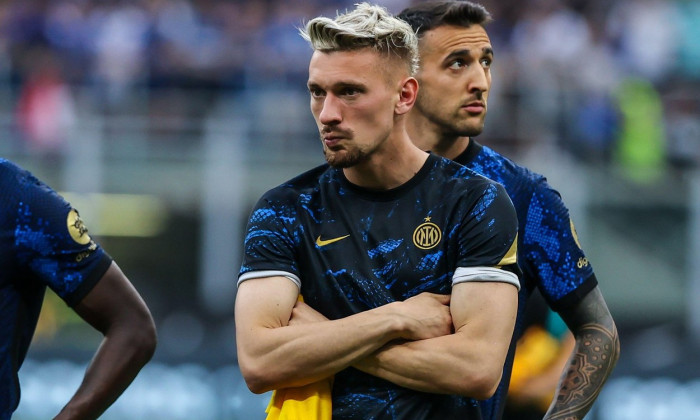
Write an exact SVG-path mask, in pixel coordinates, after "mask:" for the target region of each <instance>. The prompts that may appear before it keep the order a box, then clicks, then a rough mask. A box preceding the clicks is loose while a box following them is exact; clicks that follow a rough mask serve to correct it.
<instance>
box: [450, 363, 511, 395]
mask: <svg viewBox="0 0 700 420" xmlns="http://www.w3.org/2000/svg"><path fill="white" fill-rule="evenodd" d="M502 375H503V370H502V369H488V368H487V369H482V370H480V371H476V372H469V373H468V374H466V375H465V376H463V378H466V380H464V379H463V380H462V381H461V383H460V386H459V389H455V390H454V392H453V393H456V394H459V395H463V396H465V397H469V398H474V399H477V400H487V399H489V398H491V397H492V396H493V395H494V394H495V393H496V390H497V389H498V385H499V384H500V382H501V377H502Z"/></svg>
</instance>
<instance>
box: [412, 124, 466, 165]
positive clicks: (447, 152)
mask: <svg viewBox="0 0 700 420" xmlns="http://www.w3.org/2000/svg"><path fill="white" fill-rule="evenodd" d="M407 130H408V135H409V137H410V138H411V140H412V141H413V143H414V144H415V145H416V146H418V148H420V149H421V150H425V151H431V152H433V153H434V154H436V155H438V156H442V157H445V158H447V159H451V160H454V159H455V158H456V157H457V156H459V155H461V154H462V153H463V152H464V151H465V150H467V147H469V141H470V140H469V137H467V136H462V137H459V136H455V135H453V134H445V133H442V132H441V131H440V130H439V127H437V126H436V125H435V124H433V123H431V122H430V121H427V120H425V119H423V118H420V117H416V118H409V123H408V124H407Z"/></svg>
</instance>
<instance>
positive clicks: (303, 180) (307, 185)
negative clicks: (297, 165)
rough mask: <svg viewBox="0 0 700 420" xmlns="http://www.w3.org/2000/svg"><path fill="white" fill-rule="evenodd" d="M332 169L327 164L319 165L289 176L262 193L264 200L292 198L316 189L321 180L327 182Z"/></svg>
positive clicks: (310, 192)
mask: <svg viewBox="0 0 700 420" xmlns="http://www.w3.org/2000/svg"><path fill="white" fill-rule="evenodd" d="M332 171H333V169H332V168H331V167H330V166H329V165H328V164H323V165H319V166H317V167H315V168H312V169H310V170H308V171H306V172H303V173H301V174H299V175H297V176H295V177H294V178H291V179H289V180H287V181H285V182H283V183H281V184H279V185H277V186H276V187H274V188H271V189H269V190H268V191H267V192H265V194H263V196H262V199H266V200H275V201H278V200H285V201H288V200H293V201H296V200H298V199H299V198H300V197H304V196H306V195H308V194H312V193H314V192H315V191H318V189H319V185H320V184H321V183H322V182H329V177H332Z"/></svg>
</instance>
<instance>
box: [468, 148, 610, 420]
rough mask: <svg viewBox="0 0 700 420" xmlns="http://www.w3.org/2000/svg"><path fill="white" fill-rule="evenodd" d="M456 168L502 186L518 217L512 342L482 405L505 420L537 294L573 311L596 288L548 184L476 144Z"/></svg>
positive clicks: (493, 419)
mask: <svg viewBox="0 0 700 420" xmlns="http://www.w3.org/2000/svg"><path fill="white" fill-rule="evenodd" d="M455 161H456V162H458V163H460V164H462V165H464V166H466V167H468V168H470V169H472V170H474V171H475V172H477V173H479V174H481V175H484V176H486V177H488V178H490V179H492V180H494V181H496V182H498V183H500V184H502V185H503V186H504V187H505V189H506V191H507V193H508V195H509V196H510V199H511V200H512V201H513V205H514V206H515V211H516V213H517V215H518V265H519V266H520V269H521V270H522V272H523V277H522V278H521V283H522V287H521V289H520V293H519V296H518V301H519V305H518V317H517V320H516V325H515V332H514V335H513V341H512V343H511V348H510V351H509V352H508V358H507V359H506V364H505V366H504V371H503V379H502V380H501V384H500V385H499V387H498V390H497V391H496V393H495V394H494V396H493V397H491V398H490V399H488V400H486V401H483V402H482V404H481V408H482V414H483V417H484V419H485V420H498V419H500V418H501V417H502V413H503V409H504V405H505V398H506V393H507V391H508V384H509V381H510V372H511V369H512V367H513V357H514V350H515V342H516V341H517V338H518V337H520V335H521V334H522V332H523V328H524V324H523V315H524V310H525V303H526V301H527V299H528V297H529V295H530V293H531V292H532V291H533V290H534V289H535V288H538V289H539V291H540V292H541V293H542V296H543V297H544V298H545V300H546V301H547V303H548V304H549V305H550V306H551V308H552V309H554V310H555V311H559V310H562V309H564V308H567V307H570V306H573V305H575V304H576V303H577V302H579V301H580V300H581V299H582V298H583V297H584V296H585V295H586V294H587V293H588V292H590V291H591V290H593V288H595V286H596V285H597V284H598V282H597V280H596V278H595V275H594V273H593V268H592V267H591V264H590V263H589V261H588V259H587V258H586V256H585V255H584V253H583V250H582V249H581V246H580V245H579V242H578V238H577V237H576V230H575V229H574V224H573V222H572V221H571V219H570V217H569V211H568V209H567V208H566V206H565V205H564V202H563V201H562V199H561V196H560V194H559V193H558V192H557V191H556V190H554V189H553V188H552V187H551V186H550V185H549V184H548V183H547V179H546V178H545V177H544V176H542V175H540V174H537V173H534V172H532V171H530V170H528V169H527V168H524V167H522V166H519V165H517V164H515V163H514V162H512V161H511V160H509V159H508V158H506V157H504V156H502V155H500V154H498V153H497V152H495V151H494V150H492V149H490V148H488V147H486V146H482V145H480V144H479V143H477V142H475V141H474V140H473V139H472V140H471V141H470V143H469V147H468V148H467V150H465V151H464V152H463V153H462V154H461V155H460V156H458V157H457V158H456V159H455Z"/></svg>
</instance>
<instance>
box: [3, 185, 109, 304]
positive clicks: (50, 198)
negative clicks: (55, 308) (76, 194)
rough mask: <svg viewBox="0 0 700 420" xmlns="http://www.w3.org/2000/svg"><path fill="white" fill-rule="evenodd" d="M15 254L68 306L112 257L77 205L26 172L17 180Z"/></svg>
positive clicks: (96, 280)
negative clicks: (99, 243)
mask: <svg viewBox="0 0 700 420" xmlns="http://www.w3.org/2000/svg"><path fill="white" fill-rule="evenodd" d="M20 183H21V184H23V185H20V188H18V192H19V195H20V199H19V200H17V202H16V209H15V211H16V213H15V216H16V224H15V229H14V242H15V248H16V250H17V259H18V261H19V262H20V263H21V265H23V266H25V267H28V268H29V270H30V271H31V272H32V273H34V275H35V277H36V278H38V279H39V280H40V281H41V282H42V283H44V284H46V285H47V286H48V287H50V288H51V289H52V290H53V291H54V292H56V294H57V295H58V296H60V297H61V298H62V299H63V300H65V301H66V303H67V304H68V305H70V306H74V305H76V304H77V303H79V302H80V300H82V298H83V297H84V296H85V295H86V294H87V293H89V291H90V290H92V288H93V287H94V285H95V284H96V283H97V282H98V281H99V280H100V279H101V278H102V275H104V273H105V272H106V271H107V269H108V268H109V265H110V264H111V262H112V259H111V258H110V257H109V256H108V255H107V254H106V253H105V252H104V250H102V248H101V247H100V246H99V245H98V244H97V243H96V242H95V241H93V240H92V238H91V237H90V235H89V232H88V228H87V227H86V225H85V223H83V220H82V219H81V217H80V214H79V212H78V210H76V209H74V208H72V207H71V206H70V204H69V203H68V202H66V201H65V200H64V199H63V198H62V197H61V196H60V195H59V194H57V193H56V192H55V191H53V190H52V189H51V188H50V187H48V186H47V185H45V184H44V183H42V182H41V181H38V180H37V179H36V178H34V177H33V176H31V175H27V176H25V177H23V178H21V179H20Z"/></svg>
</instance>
